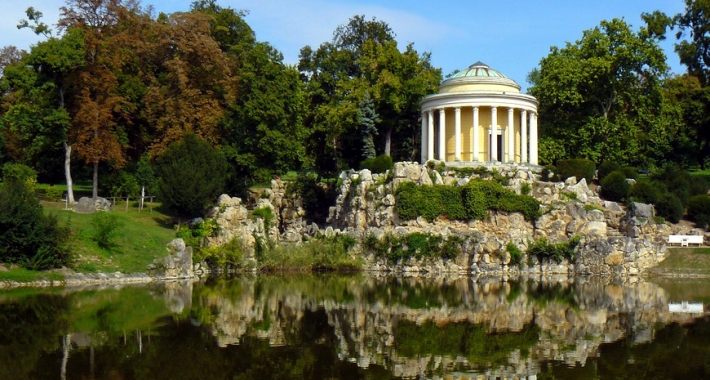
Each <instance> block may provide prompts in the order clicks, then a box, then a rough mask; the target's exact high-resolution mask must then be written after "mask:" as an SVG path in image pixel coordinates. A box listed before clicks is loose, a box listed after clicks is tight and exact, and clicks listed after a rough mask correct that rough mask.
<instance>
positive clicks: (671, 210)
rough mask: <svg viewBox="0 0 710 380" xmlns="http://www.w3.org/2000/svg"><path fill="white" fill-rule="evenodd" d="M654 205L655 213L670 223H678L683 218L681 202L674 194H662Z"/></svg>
mask: <svg viewBox="0 0 710 380" xmlns="http://www.w3.org/2000/svg"><path fill="white" fill-rule="evenodd" d="M655 206H656V213H657V214H658V215H659V216H662V217H664V218H665V219H666V220H668V221H669V222H671V223H678V222H680V219H681V218H683V213H684V207H683V202H682V201H681V200H680V199H679V198H678V197H677V196H676V195H675V194H672V193H666V194H663V195H662V196H661V198H660V199H659V200H658V202H656V203H655Z"/></svg>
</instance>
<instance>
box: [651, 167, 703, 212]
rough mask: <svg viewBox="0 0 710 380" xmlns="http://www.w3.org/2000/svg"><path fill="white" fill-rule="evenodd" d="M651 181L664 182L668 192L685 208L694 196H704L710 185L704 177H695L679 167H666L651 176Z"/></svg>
mask: <svg viewBox="0 0 710 380" xmlns="http://www.w3.org/2000/svg"><path fill="white" fill-rule="evenodd" d="M651 179H652V180H654V181H659V182H662V183H663V184H664V185H665V186H666V188H667V189H668V191H670V192H671V193H672V194H674V195H675V196H676V197H677V198H678V199H679V200H680V202H681V204H682V205H683V206H684V207H685V206H686V205H687V204H688V200H689V199H690V197H691V196H693V195H698V194H704V193H707V191H708V184H707V182H706V180H705V179H704V178H702V177H693V176H691V175H690V174H689V173H688V172H687V171H685V170H683V169H681V168H679V167H678V166H677V165H673V164H671V165H666V166H664V167H663V169H662V170H660V171H657V172H655V173H653V174H651Z"/></svg>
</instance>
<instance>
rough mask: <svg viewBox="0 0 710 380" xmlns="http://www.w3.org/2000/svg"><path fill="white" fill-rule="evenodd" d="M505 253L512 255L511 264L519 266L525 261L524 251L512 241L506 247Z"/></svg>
mask: <svg viewBox="0 0 710 380" xmlns="http://www.w3.org/2000/svg"><path fill="white" fill-rule="evenodd" d="M505 251H506V252H508V255H510V263H511V264H514V265H517V264H520V262H521V261H522V260H523V251H521V250H520V248H518V246H517V245H515V244H514V243H513V242H512V241H511V242H508V244H507V245H506V246H505Z"/></svg>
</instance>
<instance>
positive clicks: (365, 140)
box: [357, 93, 380, 159]
mask: <svg viewBox="0 0 710 380" xmlns="http://www.w3.org/2000/svg"><path fill="white" fill-rule="evenodd" d="M357 121H358V124H360V133H361V134H362V158H364V159H367V158H375V156H376V155H377V152H376V151H375V139H374V136H376V135H377V123H378V122H379V121H380V120H379V118H378V117H377V111H375V102H374V101H373V100H372V98H371V97H370V94H369V93H365V97H364V98H363V100H362V102H361V103H360V108H358V110H357Z"/></svg>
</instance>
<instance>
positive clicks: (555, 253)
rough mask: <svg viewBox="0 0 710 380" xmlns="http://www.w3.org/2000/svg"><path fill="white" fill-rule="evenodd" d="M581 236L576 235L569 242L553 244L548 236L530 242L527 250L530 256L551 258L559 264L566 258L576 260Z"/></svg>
mask: <svg viewBox="0 0 710 380" xmlns="http://www.w3.org/2000/svg"><path fill="white" fill-rule="evenodd" d="M580 240H581V237H579V236H577V235H575V236H574V237H572V239H570V240H569V241H568V242H563V243H557V244H551V243H550V242H549V241H547V239H546V238H540V239H537V240H536V241H535V242H534V243H533V244H530V246H529V247H528V250H527V254H528V256H535V257H537V258H538V259H543V258H551V259H553V260H555V261H556V262H557V263H558V264H559V263H561V262H562V260H564V259H568V260H570V261H572V260H574V249H575V248H576V247H577V245H578V244H579V242H580Z"/></svg>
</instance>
